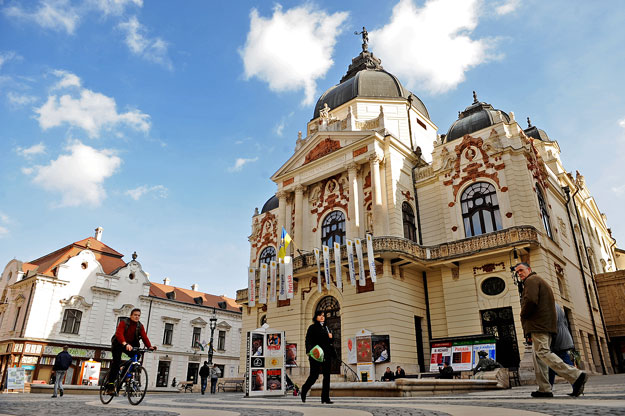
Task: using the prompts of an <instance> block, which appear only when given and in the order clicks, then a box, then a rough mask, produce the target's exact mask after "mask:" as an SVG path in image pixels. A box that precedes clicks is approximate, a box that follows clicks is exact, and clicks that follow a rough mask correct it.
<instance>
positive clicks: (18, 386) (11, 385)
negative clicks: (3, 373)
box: [7, 367, 25, 390]
mask: <svg viewBox="0 0 625 416" xmlns="http://www.w3.org/2000/svg"><path fill="white" fill-rule="evenodd" d="M24 376H25V372H24V368H23V367H12V368H7V389H9V390H11V389H13V390H23V389H24Z"/></svg>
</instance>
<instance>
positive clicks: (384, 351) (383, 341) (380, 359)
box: [371, 335, 391, 363]
mask: <svg viewBox="0 0 625 416" xmlns="http://www.w3.org/2000/svg"><path fill="white" fill-rule="evenodd" d="M389 341H390V338H389V336H388V335H371V351H372V354H373V362H374V363H385V362H387V361H391V347H390V342H389Z"/></svg>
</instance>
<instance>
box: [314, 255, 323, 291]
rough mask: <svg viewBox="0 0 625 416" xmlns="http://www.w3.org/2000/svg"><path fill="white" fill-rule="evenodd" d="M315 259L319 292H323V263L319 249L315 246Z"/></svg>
mask: <svg viewBox="0 0 625 416" xmlns="http://www.w3.org/2000/svg"><path fill="white" fill-rule="evenodd" d="M315 260H317V292H319V293H321V292H322V290H323V289H322V287H323V285H322V284H321V265H320V264H319V249H318V248H315Z"/></svg>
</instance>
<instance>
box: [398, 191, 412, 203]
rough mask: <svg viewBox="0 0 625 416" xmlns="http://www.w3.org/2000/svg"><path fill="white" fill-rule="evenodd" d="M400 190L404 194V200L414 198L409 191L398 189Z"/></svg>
mask: <svg viewBox="0 0 625 416" xmlns="http://www.w3.org/2000/svg"><path fill="white" fill-rule="evenodd" d="M400 192H401V194H402V195H403V196H404V198H405V199H406V201H409V202H410V201H412V200H414V198H413V197H412V196H411V195H410V191H400Z"/></svg>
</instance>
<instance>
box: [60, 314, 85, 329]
mask: <svg viewBox="0 0 625 416" xmlns="http://www.w3.org/2000/svg"><path fill="white" fill-rule="evenodd" d="M81 319H82V312H81V311H79V310H77V309H65V314H64V315H63V324H62V325H61V332H63V333H65V334H78V331H80V320H81Z"/></svg>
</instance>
